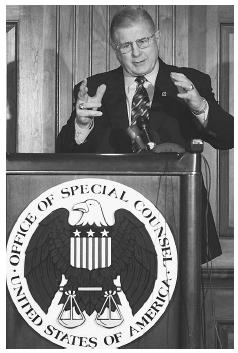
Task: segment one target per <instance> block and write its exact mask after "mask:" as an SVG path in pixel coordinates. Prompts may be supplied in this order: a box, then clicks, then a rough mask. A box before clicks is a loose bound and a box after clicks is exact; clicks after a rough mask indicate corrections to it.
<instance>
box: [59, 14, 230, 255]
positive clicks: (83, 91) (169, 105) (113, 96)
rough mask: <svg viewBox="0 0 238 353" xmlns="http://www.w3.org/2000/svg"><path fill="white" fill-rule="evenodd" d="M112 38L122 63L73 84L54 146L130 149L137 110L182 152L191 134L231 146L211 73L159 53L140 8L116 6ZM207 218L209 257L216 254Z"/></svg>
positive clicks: (157, 137) (157, 136)
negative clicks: (72, 98)
mask: <svg viewBox="0 0 238 353" xmlns="http://www.w3.org/2000/svg"><path fill="white" fill-rule="evenodd" d="M110 37H111V43H112V46H113V48H114V50H115V53H116V56H117V59H118V61H119V62H120V64H121V66H120V67H119V68H117V69H115V70H112V71H109V72H105V73H101V74H97V75H94V76H92V77H89V78H88V79H85V80H83V81H82V82H81V83H79V84H78V85H76V86H75V89H74V96H75V100H76V105H75V109H74V111H73V112H72V114H71V117H70V119H69V120H68V122H67V124H66V125H65V126H64V127H63V128H62V130H61V132H60V134H59V136H58V138H57V144H56V151H57V152H76V153H84V152H85V153H88V152H89V153H129V152H133V141H131V138H130V137H129V135H128V133H127V128H128V126H134V125H137V123H138V120H139V119H138V117H139V115H143V117H144V118H145V121H146V124H147V127H148V131H149V133H150V138H151V139H152V140H153V142H155V143H156V144H161V143H163V142H171V143H176V144H178V145H180V146H182V147H183V148H184V149H185V150H186V149H188V146H189V145H190V142H191V140H192V139H202V140H204V141H206V142H208V143H210V144H211V145H212V146H213V147H215V148H219V149H228V148H232V147H233V118H232V116H230V115H229V114H228V113H226V112H225V111H224V110H223V109H222V108H221V107H220V106H219V105H218V103H217V102H216V100H215V98H214V94H213V92H212V88H211V80H210V77H209V76H208V75H206V74H203V73H202V72H199V71H197V70H195V69H190V68H179V67H176V66H171V65H167V64H165V63H164V62H163V61H162V60H161V59H160V58H159V41H160V35H159V32H158V31H156V28H155V25H154V23H153V20H152V19H151V17H150V15H149V14H148V13H147V12H146V11H145V10H143V9H135V8H130V7H126V8H124V9H123V10H121V11H120V12H118V13H117V14H116V15H115V16H114V18H113V19H112V22H111V27H110ZM204 202H205V201H204ZM209 212H210V211H209ZM212 222H213V223H212V224H211V223H209V224H210V227H211V229H210V231H211V233H212V234H215V235H214V237H213V238H214V239H213V240H212V247H211V250H210V252H211V253H210V255H209V256H207V258H213V257H215V256H217V255H218V254H220V246H219V242H218V239H217V235H216V232H215V225H214V221H213V220H212ZM203 246H205V245H203ZM213 250H214V251H213ZM203 260H204V259H203Z"/></svg>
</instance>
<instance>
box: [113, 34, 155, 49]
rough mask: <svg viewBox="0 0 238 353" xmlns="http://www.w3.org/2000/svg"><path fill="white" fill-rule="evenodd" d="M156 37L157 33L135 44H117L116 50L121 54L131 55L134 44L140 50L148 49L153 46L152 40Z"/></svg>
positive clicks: (140, 39) (138, 40)
mask: <svg viewBox="0 0 238 353" xmlns="http://www.w3.org/2000/svg"><path fill="white" fill-rule="evenodd" d="M154 36H155V33H154V34H152V35H151V36H149V37H144V38H139V39H137V40H135V41H134V42H125V43H122V44H117V45H116V49H117V50H119V51H120V53H121V54H127V53H130V52H131V51H132V49H133V43H136V45H137V46H138V48H140V49H145V48H148V47H149V46H150V45H151V43H152V39H153V37H154Z"/></svg>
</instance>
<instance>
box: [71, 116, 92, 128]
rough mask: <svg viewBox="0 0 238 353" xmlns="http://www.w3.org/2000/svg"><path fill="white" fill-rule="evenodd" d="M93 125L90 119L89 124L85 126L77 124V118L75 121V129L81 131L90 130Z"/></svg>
mask: <svg viewBox="0 0 238 353" xmlns="http://www.w3.org/2000/svg"><path fill="white" fill-rule="evenodd" d="M93 123H94V119H91V121H90V122H89V123H85V124H83V123H82V122H79V121H78V119H77V117H76V119H75V124H76V125H77V127H78V128H79V129H83V130H84V129H87V130H91V128H92V127H93Z"/></svg>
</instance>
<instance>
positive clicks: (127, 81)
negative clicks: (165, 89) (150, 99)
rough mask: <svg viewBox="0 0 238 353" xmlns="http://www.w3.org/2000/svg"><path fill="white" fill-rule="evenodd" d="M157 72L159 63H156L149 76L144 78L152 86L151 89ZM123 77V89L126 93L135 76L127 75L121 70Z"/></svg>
mask: <svg viewBox="0 0 238 353" xmlns="http://www.w3.org/2000/svg"><path fill="white" fill-rule="evenodd" d="M158 72H159V61H157V62H156V64H155V67H154V69H153V70H152V71H151V72H150V73H149V74H146V75H145V78H146V79H147V81H149V82H150V83H151V84H152V85H153V87H154V86H155V81H156V77H157V75H158ZM123 75H124V80H125V89H126V91H127V90H128V89H129V87H130V86H131V85H132V84H133V83H134V82H135V76H131V75H129V74H128V72H126V71H125V70H124V69H123Z"/></svg>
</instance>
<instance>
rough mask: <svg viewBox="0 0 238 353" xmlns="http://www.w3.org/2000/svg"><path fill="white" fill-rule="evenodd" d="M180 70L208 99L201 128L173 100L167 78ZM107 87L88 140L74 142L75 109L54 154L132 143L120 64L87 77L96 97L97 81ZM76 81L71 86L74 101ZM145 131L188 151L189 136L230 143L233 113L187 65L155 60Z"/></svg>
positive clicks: (125, 147) (122, 148)
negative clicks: (147, 129)
mask: <svg viewBox="0 0 238 353" xmlns="http://www.w3.org/2000/svg"><path fill="white" fill-rule="evenodd" d="M172 71H175V72H181V73H183V74H185V75H186V76H187V77H188V78H189V79H190V80H191V81H192V82H193V83H194V85H195V87H196V88H197V90H198V91H199V93H200V95H201V96H202V97H204V98H206V100H207V101H208V103H209V116H208V124H207V126H206V128H203V127H202V126H201V125H200V124H199V123H198V121H197V119H196V117H195V116H194V115H193V114H192V113H191V112H190V110H189V108H188V107H187V105H186V104H185V103H184V102H183V101H182V100H181V99H179V98H177V88H176V87H175V86H174V84H173V83H172V81H171V79H170V72H172ZM102 83H104V84H106V86H107V89H106V92H105V94H104V97H103V100H102V108H101V111H102V112H103V116H102V117H99V118H96V119H94V123H95V126H94V128H93V131H92V132H91V133H90V135H89V136H88V138H87V140H86V141H85V142H84V143H83V144H81V145H77V144H76V142H75V140H74V134H75V128H74V120H75V111H73V112H72V114H71V117H70V119H69V120H68V122H67V124H66V125H65V126H64V127H63V128H62V130H61V132H60V134H59V136H58V138H57V142H56V152H76V153H80V152H81V153H88V152H89V153H129V152H132V150H131V141H130V138H129V137H128V135H127V133H126V129H127V127H128V115H127V107H126V95H125V88H124V77H123V70H122V67H119V68H117V69H115V70H112V71H109V72H105V73H102V74H97V75H94V76H92V77H89V78H88V89H89V95H95V93H96V89H97V87H98V86H99V85H100V84H102ZM79 86H80V84H78V85H76V86H75V89H74V96H75V99H77V95H78V90H79ZM150 129H151V131H152V132H153V133H154V136H155V137H156V140H157V141H156V142H173V143H177V144H179V145H181V146H183V147H185V149H188V146H189V144H190V141H191V139H193V138H199V139H202V140H204V141H206V142H208V143H210V144H211V145H212V146H213V147H215V148H219V149H228V148H232V147H233V117H232V116H231V115H229V114H228V113H226V112H225V111H224V110H223V109H222V108H221V107H220V106H219V105H218V104H217V102H216V101H215V99H214V94H213V93H212V88H211V80H210V77H209V76H208V75H206V74H203V73H201V72H200V71H197V70H194V69H190V68H178V67H175V66H171V65H166V64H165V63H164V62H163V61H162V60H160V68H159V73H158V76H157V79H156V83H155V92H154V98H153V102H152V106H151V112H150Z"/></svg>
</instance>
